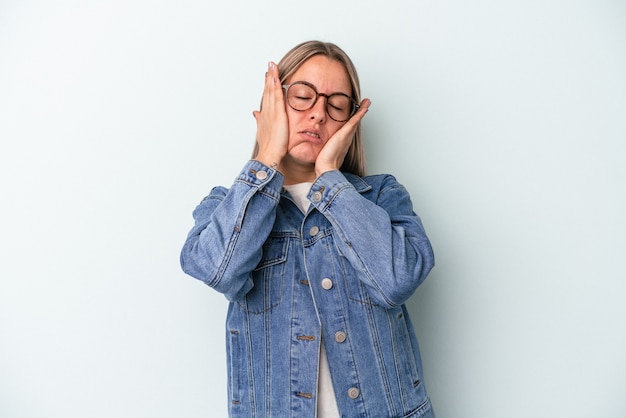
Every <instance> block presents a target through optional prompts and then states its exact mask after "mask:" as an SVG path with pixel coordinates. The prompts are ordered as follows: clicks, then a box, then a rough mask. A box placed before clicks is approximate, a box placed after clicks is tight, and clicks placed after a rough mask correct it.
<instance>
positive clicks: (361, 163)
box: [252, 41, 366, 177]
mask: <svg viewBox="0 0 626 418" xmlns="http://www.w3.org/2000/svg"><path fill="white" fill-rule="evenodd" d="M315 55H323V56H326V57H328V58H330V59H332V60H335V61H338V62H340V63H341V64H343V66H344V67H345V69H346V72H347V73H348V78H349V79H350V86H351V88H352V98H353V99H354V100H356V101H357V103H361V86H360V84H359V76H358V75H357V72H356V68H355V66H354V64H353V63H352V60H351V59H350V57H348V54H346V53H345V52H344V51H343V50H342V49H341V48H339V47H338V46H337V45H335V44H333V43H330V42H321V41H307V42H303V43H301V44H299V45H296V46H295V47H293V48H292V49H291V50H290V51H289V52H287V54H285V56H284V57H283V58H282V59H281V60H280V62H279V63H278V70H279V75H280V82H281V83H283V84H284V83H285V82H286V80H287V79H288V78H289V77H290V76H291V75H292V74H293V73H295V72H296V71H297V70H298V68H300V67H301V66H302V64H304V63H305V61H306V60H308V59H309V58H311V57H313V56H315ZM258 152H259V144H257V143H255V146H254V151H253V153H252V158H255V157H256V155H257V154H258ZM365 168H366V166H365V149H364V146H363V140H362V138H361V124H360V123H359V125H358V126H357V128H356V131H355V132H354V137H353V139H352V143H351V145H350V148H349V149H348V152H347V154H346V157H345V158H344V160H343V164H342V165H341V171H344V172H347V173H352V174H356V175H357V176H361V177H363V176H365V172H366V169H365Z"/></svg>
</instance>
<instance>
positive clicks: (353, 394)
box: [348, 388, 360, 399]
mask: <svg viewBox="0 0 626 418" xmlns="http://www.w3.org/2000/svg"><path fill="white" fill-rule="evenodd" d="M359 393H360V392H359V390H358V389H357V388H350V389H348V397H349V398H350V399H356V398H358V397H359Z"/></svg>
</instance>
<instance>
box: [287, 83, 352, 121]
mask: <svg viewBox="0 0 626 418" xmlns="http://www.w3.org/2000/svg"><path fill="white" fill-rule="evenodd" d="M294 84H304V85H305V86H307V87H310V88H312V89H313V91H314V92H315V100H313V102H312V103H311V106H309V107H308V108H306V109H296V108H295V107H293V106H292V105H291V104H290V103H289V87H291V86H293V85H294ZM283 89H284V90H285V100H286V102H287V104H288V105H289V107H290V108H292V109H293V110H295V111H296V112H306V111H307V110H309V109H312V108H313V106H315V104H316V103H317V99H318V98H320V97H324V98H325V99H326V101H325V103H324V104H325V106H324V110H326V114H327V115H328V117H329V118H331V119H332V120H334V121H335V122H347V121H349V120H350V118H351V117H352V116H354V114H355V113H356V112H358V110H359V108H360V107H361V105H359V103H358V102H357V101H356V100H354V99H353V98H352V97H350V96H348V95H347V94H345V93H331V94H326V93H320V92H318V91H317V88H315V86H314V85H313V84H311V83H309V82H308V81H294V82H293V83H291V84H283ZM332 96H345V97H347V98H348V99H350V102H351V103H352V111H351V112H350V116H348V119H345V120H337V119H335V118H333V117H332V116H331V115H330V112H329V111H328V99H330V98H331V97H332Z"/></svg>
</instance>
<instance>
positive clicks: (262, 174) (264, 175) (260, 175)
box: [256, 170, 267, 180]
mask: <svg viewBox="0 0 626 418" xmlns="http://www.w3.org/2000/svg"><path fill="white" fill-rule="evenodd" d="M256 178H258V179H259V180H265V179H266V178H267V171H265V170H259V171H257V172H256Z"/></svg>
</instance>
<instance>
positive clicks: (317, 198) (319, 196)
mask: <svg viewBox="0 0 626 418" xmlns="http://www.w3.org/2000/svg"><path fill="white" fill-rule="evenodd" d="M320 200H322V193H321V192H315V193H313V201H314V202H319V201H320Z"/></svg>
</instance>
